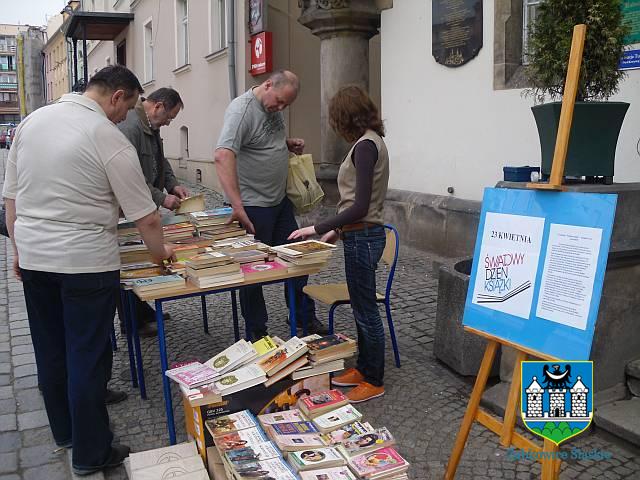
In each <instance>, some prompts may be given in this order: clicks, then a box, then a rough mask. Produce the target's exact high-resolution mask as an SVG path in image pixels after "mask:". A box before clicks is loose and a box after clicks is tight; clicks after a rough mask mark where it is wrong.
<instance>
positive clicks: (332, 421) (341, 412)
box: [313, 404, 362, 433]
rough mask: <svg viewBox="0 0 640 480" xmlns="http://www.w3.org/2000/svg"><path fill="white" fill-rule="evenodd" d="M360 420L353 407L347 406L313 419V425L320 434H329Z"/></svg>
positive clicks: (360, 416) (359, 415) (358, 413)
mask: <svg viewBox="0 0 640 480" xmlns="http://www.w3.org/2000/svg"><path fill="white" fill-rule="evenodd" d="M361 418H362V414H361V413H360V412H359V411H358V410H357V409H356V408H355V407H354V406H353V405H350V404H347V405H343V406H342V407H340V408H336V409H335V410H331V411H329V412H326V413H323V414H322V415H319V416H317V417H315V418H314V419H313V423H314V424H315V425H316V427H318V430H320V431H321V432H322V433H329V432H332V431H333V430H336V429H338V428H340V427H342V426H344V425H348V424H349V423H353V422H355V421H358V420H360V419H361Z"/></svg>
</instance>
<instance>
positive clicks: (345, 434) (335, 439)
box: [320, 421, 373, 447]
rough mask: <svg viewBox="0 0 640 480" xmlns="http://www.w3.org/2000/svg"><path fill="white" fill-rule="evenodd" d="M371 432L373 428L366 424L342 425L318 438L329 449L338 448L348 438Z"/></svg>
mask: <svg viewBox="0 0 640 480" xmlns="http://www.w3.org/2000/svg"><path fill="white" fill-rule="evenodd" d="M369 432H373V427H372V426H371V424H370V423H368V422H359V421H357V422H353V423H349V424H347V425H343V426H342V427H340V428H337V429H336V430H333V431H332V432H329V433H323V434H322V435H320V438H321V439H322V441H323V442H324V443H325V445H328V446H330V447H332V446H338V445H341V444H342V443H344V442H346V441H347V440H349V439H350V438H353V437H357V436H359V435H363V434H365V433H369Z"/></svg>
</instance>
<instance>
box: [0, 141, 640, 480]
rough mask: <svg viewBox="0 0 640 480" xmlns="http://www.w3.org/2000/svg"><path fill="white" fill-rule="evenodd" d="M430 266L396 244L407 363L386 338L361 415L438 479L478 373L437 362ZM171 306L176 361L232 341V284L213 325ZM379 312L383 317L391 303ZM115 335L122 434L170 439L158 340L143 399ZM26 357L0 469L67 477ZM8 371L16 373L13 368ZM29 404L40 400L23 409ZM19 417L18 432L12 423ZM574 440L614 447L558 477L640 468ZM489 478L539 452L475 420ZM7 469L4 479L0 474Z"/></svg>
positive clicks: (1, 442) (468, 468)
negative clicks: (382, 371)
mask: <svg viewBox="0 0 640 480" xmlns="http://www.w3.org/2000/svg"><path fill="white" fill-rule="evenodd" d="M0 152H1V150H0ZM0 163H1V162H0ZM0 183H1V180H0ZM188 187H189V188H191V190H192V191H193V192H194V193H199V192H203V193H205V195H206V199H207V206H208V207H212V206H218V205H220V202H221V199H220V197H219V196H218V195H216V194H215V193H213V192H211V191H210V190H207V189H204V188H201V187H199V186H197V185H188ZM401 240H402V239H401ZM0 252H6V253H7V255H6V256H5V258H2V255H0V269H2V270H3V272H4V274H3V275H1V274H0V325H2V324H4V325H7V320H11V322H10V324H9V327H11V324H15V325H14V326H13V327H12V328H9V329H7V330H4V331H3V330H1V329H0V352H10V354H11V356H12V357H14V358H16V357H18V356H21V355H26V354H31V353H32V347H31V340H30V336H29V335H28V328H27V327H26V326H23V325H25V324H23V323H20V324H18V322H24V321H25V320H26V319H27V317H26V313H25V312H24V304H23V299H22V295H21V285H20V284H19V283H18V282H15V281H14V280H13V278H12V273H11V272H10V271H7V262H10V261H11V258H12V252H11V249H10V248H9V249H6V241H5V240H4V239H0ZM334 257H335V258H333V260H332V262H331V264H330V265H329V268H327V269H326V271H323V272H322V273H320V274H318V275H315V276H314V277H312V278H311V279H310V283H325V282H341V281H344V267H343V259H342V253H341V249H340V248H338V249H336V255H335V256H334ZM9 265H10V263H9ZM431 265H432V259H431V258H430V257H429V255H428V254H426V253H425V252H422V251H418V250H414V249H411V248H407V247H405V246H401V248H400V260H399V264H398V268H397V270H396V280H395V282H394V286H393V290H392V315H393V318H394V323H395V325H396V334H397V337H398V342H399V346H400V354H401V360H402V368H400V369H397V368H395V365H394V363H393V354H392V350H391V346H390V344H389V345H388V348H387V355H386V375H385V387H386V394H385V396H384V397H382V398H380V399H376V400H373V401H370V402H366V403H363V404H360V405H359V409H361V410H362V412H363V414H364V416H365V419H367V420H369V421H371V422H372V423H375V424H376V425H385V426H386V427H388V428H389V429H390V430H391V431H392V432H393V433H394V435H395V436H396V439H397V443H398V448H399V451H400V452H401V453H402V454H403V455H404V456H405V457H406V458H407V460H409V462H411V465H412V467H411V469H410V477H411V478H412V479H417V480H430V479H440V478H442V476H443V474H444V470H445V468H446V465H447V461H448V458H449V455H450V453H451V450H452V447H453V442H454V440H455V436H456V434H457V432H458V429H459V427H460V423H461V421H462V417H463V415H464V412H465V408H466V405H467V403H468V401H469V395H470V392H471V388H472V386H473V379H470V378H464V377H460V376H458V375H456V374H455V373H453V372H452V371H450V370H449V369H448V368H446V367H445V366H443V365H442V364H440V363H439V362H438V361H437V360H436V359H435V357H434V355H433V336H434V329H435V312H436V300H437V286H438V284H437V278H436V277H435V276H433V275H432V274H431ZM386 273H387V270H386V268H384V267H381V268H380V269H379V275H380V283H379V285H382V281H383V279H385V275H386ZM264 291H265V300H266V303H267V308H268V312H269V319H270V320H269V331H270V333H271V334H274V335H279V336H282V337H285V336H287V332H288V330H287V326H286V323H285V319H286V316H287V311H286V307H285V303H284V301H283V298H282V287H281V286H269V287H266V288H265V289H264ZM7 301H8V302H9V306H8V308H6V309H4V310H3V307H2V306H1V305H3V304H6V303H7ZM165 306H166V311H167V312H168V313H170V314H171V316H172V320H171V321H170V322H168V323H167V325H166V330H167V332H166V334H167V345H168V356H169V362H173V361H178V360H184V359H190V358H200V359H206V358H209V357H211V356H212V355H213V354H214V353H216V352H218V351H220V350H221V349H223V348H224V347H226V346H228V345H229V344H230V343H231V342H232V341H233V329H232V325H231V314H230V313H231V305H230V300H229V296H228V295H215V296H209V297H208V298H207V306H208V309H209V316H210V319H209V322H210V326H211V332H212V334H211V335H204V334H203V333H202V331H201V328H202V322H201V310H200V301H199V299H187V300H180V301H174V302H170V303H168V304H166V305H165ZM7 313H8V315H7ZM317 313H318V317H319V318H320V319H321V320H322V321H326V319H327V314H328V310H327V308H326V307H325V306H321V305H319V306H318V308H317ZM381 314H382V315H383V319H384V312H382V313H381ZM3 322H4V323H3ZM116 322H117V320H116ZM335 322H336V329H337V330H339V331H344V332H345V333H347V334H348V335H353V336H355V329H354V323H353V317H352V314H351V311H350V309H349V308H348V307H340V308H338V309H337V310H336V315H335ZM116 324H117V323H116ZM24 330H27V331H26V332H25V334H23V335H21V336H16V335H15V332H21V333H22V331H24ZM117 340H118V345H119V347H120V348H119V350H118V351H117V352H114V364H113V375H112V381H111V384H110V387H111V388H115V389H118V390H125V391H127V392H128V393H129V399H128V400H127V401H125V402H123V403H121V404H118V405H113V406H110V407H109V413H110V418H111V421H112V424H113V430H114V434H115V437H116V441H120V442H122V443H125V444H127V445H130V446H131V447H132V449H133V451H141V450H146V449H150V448H158V447H162V446H166V445H167V444H168V435H167V430H166V422H165V413H164V402H163V395H162V381H161V377H160V373H159V372H160V365H159V358H158V344H157V340H156V339H155V338H143V339H141V347H142V354H143V358H144V365H145V373H146V381H147V394H148V397H149V399H148V400H146V401H143V400H141V399H140V397H139V392H138V390H137V389H133V388H132V387H131V383H130V382H129V381H128V369H129V365H128V356H127V349H126V342H125V339H124V338H123V337H122V336H121V335H120V334H119V332H118V333H117ZM9 345H10V348H8V346H9ZM21 358H22V357H21ZM25 358H26V357H25ZM28 366H29V364H25V365H16V366H15V368H14V369H13V371H9V372H7V373H2V372H0V400H1V399H2V397H5V398H10V396H9V395H10V393H11V390H10V388H11V386H12V387H13V392H15V393H14V397H15V400H16V402H17V408H18V416H17V417H16V415H0V473H2V474H4V473H6V474H7V475H9V476H7V477H6V479H7V480H14V479H21V480H35V479H37V480H40V479H47V480H57V479H65V480H66V479H68V478H71V474H70V470H69V465H68V462H67V461H65V460H64V459H63V458H62V457H63V456H64V455H58V454H53V452H54V450H55V444H54V443H53V439H52V437H51V434H50V431H49V428H48V426H47V418H46V415H45V412H44V410H43V409H42V406H41V396H40V394H39V392H38V391H37V389H36V388H35V387H36V385H37V376H36V375H34V373H35V370H34V371H33V372H32V373H29V374H28V375H27V376H23V377H20V378H16V377H15V373H16V370H17V369H18V368H21V367H28ZM18 373H20V371H18ZM11 374H13V375H14V377H13V378H12V377H11ZM7 387H8V388H7ZM172 396H173V401H174V412H175V417H176V418H175V420H176V428H177V434H178V441H183V440H185V439H186V434H185V430H184V414H183V411H182V408H181V407H180V398H179V390H178V389H177V388H173V387H172ZM31 408H33V410H32V411H28V409H31ZM16 419H17V422H16ZM18 426H20V429H21V431H20V432H18V431H17V428H18ZM25 428H29V429H26V430H25ZM520 432H521V433H523V434H524V435H528V434H527V433H526V432H522V431H520ZM529 437H530V438H532V437H531V436H529ZM14 442H15V445H16V447H15V449H14V450H13V451H12V450H11V449H10V446H11V444H12V443H14ZM573 447H576V448H581V449H582V450H593V449H598V450H601V451H609V452H611V453H612V455H613V458H612V459H611V460H610V461H601V462H584V464H582V463H579V462H577V461H575V460H574V461H573V462H571V461H567V462H563V464H562V469H561V474H560V479H561V480H565V479H576V478H578V479H583V478H584V479H594V478H625V479H638V478H640V459H639V458H638V457H639V456H638V454H637V453H638V452H637V451H633V450H631V449H629V448H628V447H627V446H625V445H624V444H617V443H614V442H612V440H611V439H610V438H609V437H608V436H607V437H605V436H603V435H601V434H599V433H598V431H597V429H594V430H592V431H591V432H590V433H588V434H585V435H583V436H581V437H578V438H576V439H574V440H573V441H572V443H571V447H566V449H567V450H569V451H570V449H571V448H573ZM562 449H563V450H564V449H565V447H563V448H562ZM2 455H5V456H4V457H3V456H2ZM18 459H20V462H18ZM41 460H42V462H43V463H44V462H45V460H46V463H44V464H43V465H37V463H38V462H40V461H41ZM614 461H615V462H614ZM607 473H608V474H609V475H607ZM106 478H107V479H109V480H124V479H126V474H125V472H124V469H123V468H117V469H113V470H109V471H107V472H106ZM483 478H487V479H492V480H493V479H502V478H505V479H518V480H525V479H526V480H528V479H532V478H540V465H539V464H538V463H535V462H533V461H527V460H519V461H514V460H511V459H509V456H508V455H507V449H505V448H503V447H501V446H499V441H498V438H497V437H496V436H495V435H494V434H493V433H491V432H489V431H487V430H486V429H484V428H482V427H480V426H479V425H474V427H473V428H472V430H471V434H470V436H469V440H468V442H467V446H466V449H465V453H464V455H463V457H462V459H461V462H460V465H459V467H458V472H457V475H456V479H458V480H479V479H483ZM0 480H5V478H4V477H3V476H2V475H0Z"/></svg>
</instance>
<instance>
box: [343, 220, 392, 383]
mask: <svg viewBox="0 0 640 480" xmlns="http://www.w3.org/2000/svg"><path fill="white" fill-rule="evenodd" d="M343 237H344V238H343V239H342V243H343V246H344V270H345V275H346V277H347V287H348V288H349V297H350V298H351V309H352V310H353V316H354V318H355V320H356V329H357V331H358V362H357V364H356V368H357V369H358V371H359V372H360V373H361V374H362V375H363V376H364V378H365V381H367V382H369V383H370V384H372V385H375V386H381V385H382V384H383V378H384V327H383V326H382V319H381V318H380V312H378V304H377V303H376V268H377V267H378V262H379V261H380V258H381V257H382V252H383V251H384V247H385V244H386V237H385V231H384V227H373V228H368V229H365V230H358V231H354V232H345V233H344V234H343Z"/></svg>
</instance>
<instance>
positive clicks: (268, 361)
mask: <svg viewBox="0 0 640 480" xmlns="http://www.w3.org/2000/svg"><path fill="white" fill-rule="evenodd" d="M306 352H307V344H306V343H304V342H303V341H302V340H300V339H299V338H298V337H291V338H290V339H289V340H287V341H286V342H285V343H284V345H282V346H280V347H278V348H277V349H276V350H275V351H274V352H273V353H272V354H271V355H268V356H266V357H264V358H263V359H262V360H260V361H259V362H258V363H257V365H258V366H259V367H260V368H261V369H262V370H263V371H264V373H266V374H267V375H268V376H272V375H274V374H275V373H277V372H278V371H279V370H282V369H283V368H284V367H286V366H287V365H289V364H290V363H291V362H293V361H294V360H296V359H298V358H300V357H301V356H302V355H304V354H305V353H306Z"/></svg>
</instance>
